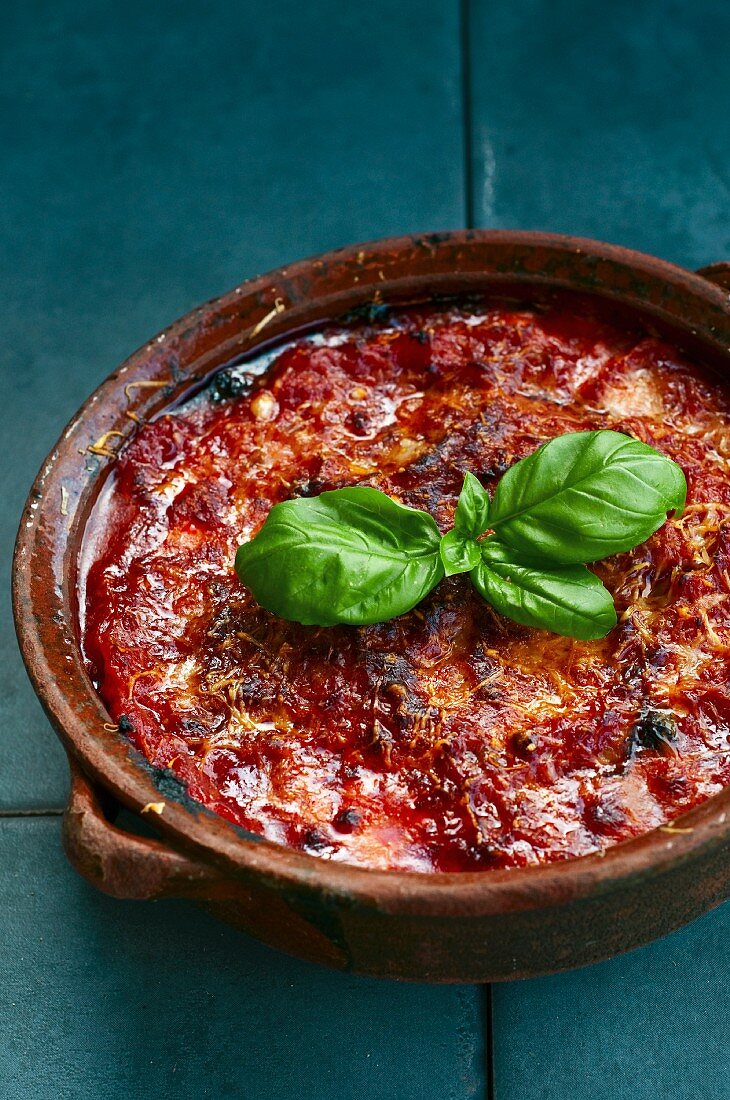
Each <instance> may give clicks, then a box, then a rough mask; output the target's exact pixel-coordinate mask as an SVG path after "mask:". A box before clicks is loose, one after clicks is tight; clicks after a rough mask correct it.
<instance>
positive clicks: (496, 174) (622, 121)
mask: <svg viewBox="0 0 730 1100" xmlns="http://www.w3.org/2000/svg"><path fill="white" fill-rule="evenodd" d="M469 7H470V23H471V73H472V89H473V92H472V105H471V115H472V162H473V165H474V174H473V203H474V208H475V217H476V223H477V224H478V225H483V226H500V227H503V228H521V229H543V230H551V231H555V232H565V233H576V234H581V235H584V236H587V237H595V238H598V239H601V240H608V241H612V242H615V243H617V244H623V245H627V246H629V247H632V248H637V249H640V250H643V251H645V252H649V253H653V254H655V255H659V256H663V257H665V258H666V259H669V260H673V261H675V262H677V263H680V264H684V265H686V266H689V267H698V266H701V265H703V264H706V263H710V262H713V261H715V260H721V259H725V258H726V257H727V256H728V254H730V112H729V111H728V89H727V72H728V68H727V46H728V42H729V41H730V6H729V5H728V4H726V3H724V2H723V0H697V2H696V3H693V4H678V3H671V4H636V3H632V2H631V0H614V2H612V3H604V2H602V0H590V2H586V3H582V4H575V3H573V2H572V0H551V2H549V3H548V2H546V0H523V2H521V3H519V4H515V3H511V2H510V0H490V2H489V3H487V2H486V0H472V2H471V3H470V5H469Z"/></svg>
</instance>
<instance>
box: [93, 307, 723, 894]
mask: <svg viewBox="0 0 730 1100" xmlns="http://www.w3.org/2000/svg"><path fill="white" fill-rule="evenodd" d="M269 360H272V361H271V363H270V365H269V366H268V369H267V371H266V373H265V374H264V375H263V376H262V377H258V378H256V377H254V375H255V370H254V368H255V364H247V365H246V364H244V365H243V366H240V367H237V368H233V369H229V370H228V371H225V372H223V373H221V374H219V375H217V376H216V377H215V378H214V379H213V381H212V383H211V384H210V385H209V386H208V387H207V388H206V389H205V390H204V391H203V392H202V393H200V394H198V396H196V397H195V398H194V399H192V400H190V401H188V402H187V403H186V404H184V405H182V406H180V407H178V408H176V409H174V410H172V411H171V412H169V413H167V414H165V415H162V416H160V417H158V418H157V419H155V420H154V421H153V422H151V423H149V424H147V425H145V426H143V427H141V428H140V430H139V432H138V433H137V435H136V437H135V438H134V439H133V440H132V442H131V443H130V444H129V445H128V446H127V447H126V448H125V449H124V451H123V453H122V454H121V456H120V457H119V459H118V461H117V463H116V467H115V471H114V475H113V479H112V481H111V482H110V483H109V485H108V487H107V489H106V490H105V492H104V493H103V496H102V498H101V500H100V502H99V504H98V506H97V508H96V511H95V513H94V514H93V516H92V519H91V522H90V527H89V532H88V537H87V540H86V545H85V550H84V554H83V562H82V569H81V574H80V590H81V591H80V597H81V606H82V611H83V615H82V624H83V626H82V629H83V645H84V651H85V654H86V659H87V662H88V667H89V671H90V673H91V675H92V677H93V680H94V682H95V684H96V686H97V688H98V691H99V693H100V695H101V697H102V698H103V700H104V702H105V703H106V705H107V707H108V709H109V712H110V714H111V715H112V717H113V718H114V720H115V721H116V722H119V724H120V728H121V729H122V731H124V732H126V733H127V735H128V736H129V738H130V739H131V741H132V742H133V743H134V745H135V746H136V747H137V748H138V749H139V750H141V752H142V753H143V754H144V755H145V756H146V757H147V758H148V760H149V761H150V762H151V763H152V764H153V765H154V766H155V767H158V768H165V769H170V770H171V771H172V772H173V773H174V775H175V776H176V777H178V778H179V779H180V780H181V781H182V782H183V783H184V784H185V785H186V787H187V789H188V791H189V793H190V794H191V796H192V797H193V798H195V799H197V800H198V801H200V802H201V803H203V804H204V805H206V806H207V807H209V808H210V809H211V810H213V811H215V812H217V813H219V814H221V815H222V816H223V817H225V818H227V819H229V820H230V821H232V822H235V823H237V824H239V825H241V826H243V827H245V828H246V829H248V830H249V831H252V832H254V833H257V834H260V835H263V836H265V837H267V838H268V839H270V840H272V841H275V842H278V843H280V844H284V845H289V846H291V847H293V848H297V849H300V850H303V851H305V852H308V853H310V854H312V855H314V856H318V857H321V858H324V859H332V860H341V861H344V862H348V863H352V864H359V865H361V866H366V867H377V868H389V869H401V870H410V871H421V872H429V871H469V870H488V869H491V868H508V867H518V866H524V865H527V864H535V863H541V862H545V861H548V860H564V859H566V858H570V857H574V856H580V855H584V854H587V853H591V852H596V851H600V850H603V849H605V848H607V847H608V846H610V845H612V844H615V843H616V842H618V841H621V840H625V839H627V838H629V837H632V836H636V835H638V834H640V833H643V832H645V831H647V830H649V829H652V828H655V827H656V826H660V825H663V824H665V823H667V822H668V821H670V820H671V819H672V818H674V817H676V816H677V815H678V814H680V813H681V812H683V811H685V810H687V809H689V808H690V807H692V806H695V805H696V804H697V803H699V802H701V801H703V800H704V799H706V798H707V797H709V796H710V795H712V794H714V793H716V792H717V791H719V790H720V789H721V788H722V787H723V786H724V785H725V784H726V783H727V782H728V781H729V780H730V680H729V676H728V669H729V667H730V665H729V661H728V657H729V655H730V617H729V611H730V607H729V600H730V572H729V570H730V479H729V478H728V472H729V462H730V425H729V422H728V404H729V402H728V395H727V394H726V392H725V391H724V390H723V388H722V387H721V386H720V385H719V384H718V383H716V382H714V381H712V380H711V379H710V378H709V376H707V375H705V374H703V372H702V371H701V370H700V369H699V368H698V367H696V366H695V365H693V364H692V363H691V362H688V361H687V360H686V359H685V358H683V356H682V355H681V354H680V353H679V352H678V351H677V350H676V349H675V348H674V347H672V346H671V345H670V344H668V343H666V342H665V341H663V340H661V339H659V338H657V337H655V336H653V335H651V333H649V332H647V331H642V330H639V329H637V328H633V329H632V328H631V326H629V327H628V328H627V327H626V326H625V325H624V324H618V323H617V322H616V321H615V319H610V318H608V317H607V315H605V314H604V313H601V312H600V311H597V307H595V306H594V305H591V304H590V303H589V302H588V301H583V300H580V299H575V298H573V299H560V300H556V302H555V303H553V304H552V305H550V306H540V307H534V308H530V307H522V306H519V307H518V306H514V305H509V304H505V303H502V304H499V303H494V302H491V303H490V302H485V303H481V304H478V303H477V304H475V303H473V302H472V303H469V304H468V305H467V304H466V303H462V304H461V305H460V306H459V305H453V304H452V305H449V304H446V305H443V306H436V305H432V306H429V307H420V308H413V309H409V310H404V311H401V312H399V313H392V314H387V315H385V316H381V317H379V318H370V319H363V320H360V321H358V322H356V323H354V322H350V323H347V324H342V325H339V326H332V327H330V328H325V329H323V330H322V331H321V332H320V333H318V334H315V335H313V336H305V337H302V338H301V339H298V340H296V341H295V342H293V343H291V344H289V345H287V346H285V347H283V348H281V349H280V350H279V352H278V353H277V354H276V355H274V356H273V357H272V356H271V355H269ZM588 428H613V429H615V430H617V431H621V432H626V433H628V434H629V435H632V436H635V437H637V438H639V439H642V440H644V441H645V442H646V443H649V444H651V445H652V446H653V447H656V448H657V449H658V450H660V451H663V452H664V453H665V454H667V455H669V456H670V457H671V458H673V459H674V460H675V461H677V462H679V463H680V465H681V466H682V467H683V469H684V471H685V473H686V475H687V480H688V485H689V495H688V506H687V509H686V512H685V513H684V515H683V517H682V518H681V519H679V520H677V519H672V520H670V521H669V522H668V523H667V524H666V525H665V526H664V527H663V528H662V529H661V530H660V531H659V532H658V533H657V534H656V535H654V536H653V537H652V538H651V539H650V540H649V541H648V542H647V543H645V544H644V545H642V546H640V547H638V548H637V549H636V550H634V551H633V552H632V553H629V554H622V555H620V556H617V557H614V558H611V559H609V560H607V561H605V562H603V563H601V564H599V565H597V566H595V567H594V568H595V570H596V572H597V573H598V574H599V576H600V577H601V579H602V580H603V581H604V582H605V584H606V585H607V587H608V588H609V589H610V591H611V592H612V593H613V596H614V598H615V602H616V606H617V610H618V615H619V625H618V626H617V627H616V628H615V629H614V630H613V631H612V632H611V634H610V635H609V636H608V637H607V638H605V639H603V640H601V641H596V642H577V641H573V640H571V639H569V638H562V637H557V636H555V635H552V634H549V633H546V632H542V631H536V630H531V629H527V628H524V627H520V626H517V625H515V624H514V623H511V622H509V621H507V620H506V619H504V618H501V617H500V616H499V615H497V614H496V613H495V612H494V611H493V610H492V609H491V608H490V607H489V606H488V605H487V604H486V603H485V602H484V601H483V600H482V599H481V598H480V596H479V595H478V594H477V593H476V592H475V590H474V589H473V588H472V586H471V584H470V581H469V579H468V577H465V576H457V577H453V578H451V579H449V580H444V581H442V582H441V583H440V584H439V585H438V587H437V588H436V589H435V590H434V592H432V594H431V595H430V596H429V597H428V598H427V599H426V600H425V601H424V602H423V603H422V604H421V605H420V606H419V607H418V608H417V609H416V610H414V611H412V612H411V613H410V614H408V615H405V616H403V617H401V618H398V619H395V620H393V621H391V622H387V623H383V624H380V625H375V626H368V627H362V628H354V627H342V628H328V629H321V628H315V627H302V626H298V625H296V624H294V623H289V622H284V621H283V620H281V619H278V618H276V617H275V616H273V615H271V614H269V613H268V612H266V611H264V610H262V609H261V608H260V607H258V606H257V604H256V603H255V601H254V600H253V598H252V597H251V596H250V594H249V593H248V592H247V591H246V590H245V589H244V588H243V586H242V585H241V584H240V582H239V581H238V580H237V578H236V576H235V574H234V571H233V560H234V555H235V550H236V547H237V546H238V544H239V543H240V542H242V541H244V540H246V539H248V538H250V537H251V536H252V535H253V534H254V533H255V532H256V531H257V530H258V528H259V527H260V525H261V524H262V523H263V521H264V519H265V517H266V515H267V513H268V511H269V509H270V507H271V506H272V505H273V504H275V503H276V502H277V501H281V500H286V499H288V498H291V497H296V496H307V495H314V494H317V493H320V492H322V491H324V490H325V489H335V488H340V487H342V486H345V485H353V484H364V485H373V486H376V487H377V488H379V489H382V490H384V491H385V492H387V493H389V494H391V495H392V496H394V497H395V498H396V499H398V500H400V501H402V502H403V503H405V504H409V505H412V506H414V507H417V508H425V509H428V510H429V511H431V512H432V513H433V515H434V516H435V517H436V519H437V521H438V523H439V524H440V526H441V528H442V530H446V529H447V528H448V527H450V526H451V521H452V517H453V513H454V508H455V503H456V497H457V495H458V492H459V489H460V487H461V483H462V480H463V476H464V472H465V471H466V470H470V471H472V473H474V474H476V475H477V477H479V478H480V480H481V481H482V483H483V484H484V485H485V486H487V487H488V488H489V489H490V490H491V489H493V488H494V486H495V485H496V483H497V481H498V479H499V477H500V476H501V474H503V473H504V471H505V470H506V469H507V468H508V467H509V466H510V465H512V464H513V463H514V462H516V461H517V460H518V459H520V458H521V457H523V456H525V455H527V454H529V453H530V452H532V451H533V450H534V449H535V448H536V447H537V446H538V445H539V444H541V443H543V442H544V441H546V440H548V439H551V438H552V437H554V436H556V435H559V434H561V433H563V432H572V431H577V430H581V429H588Z"/></svg>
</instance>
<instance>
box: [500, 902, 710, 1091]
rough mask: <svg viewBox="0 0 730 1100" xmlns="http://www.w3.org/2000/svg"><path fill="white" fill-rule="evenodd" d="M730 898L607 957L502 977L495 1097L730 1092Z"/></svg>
mask: <svg viewBox="0 0 730 1100" xmlns="http://www.w3.org/2000/svg"><path fill="white" fill-rule="evenodd" d="M729 937H730V906H728V905H725V906H723V907H722V908H721V909H718V910H716V911H715V912H713V913H709V914H707V915H706V916H704V917H702V918H700V920H698V921H695V923H694V924H692V925H691V926H690V927H688V928H686V929H683V930H682V931H681V932H677V933H675V934H674V935H673V936H670V937H669V938H668V939H666V940H663V941H661V942H660V943H655V944H652V945H651V946H649V947H645V948H643V949H642V950H641V951H635V952H633V953H632V954H630V955H627V956H625V957H624V958H620V959H612V960H611V961H610V962H607V963H603V964H601V965H600V966H594V967H590V968H588V969H585V970H580V971H576V972H574V973H572V974H562V975H560V976H558V977H554V978H543V979H539V980H535V981H530V982H518V983H513V984H510V985H504V986H495V987H494V989H493V991H492V998H493V1051H494V1081H495V1093H494V1095H495V1098H496V1100H562V1098H563V1097H571V1098H575V1100H584V1098H585V1100H589V1098H590V1100H727V1098H728V1097H729V1096H730V1074H729V1072H728V1055H729V1054H730V1043H729V1041H728V1033H729V1032H730V981H729V979H730V967H729V966H728V962H727V955H728V952H727V943H728V938H729Z"/></svg>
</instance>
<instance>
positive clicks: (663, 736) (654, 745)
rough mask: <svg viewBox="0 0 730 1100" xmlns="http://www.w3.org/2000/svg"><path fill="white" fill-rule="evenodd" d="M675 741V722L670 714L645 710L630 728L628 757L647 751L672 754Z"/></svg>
mask: <svg viewBox="0 0 730 1100" xmlns="http://www.w3.org/2000/svg"><path fill="white" fill-rule="evenodd" d="M676 740H677V720H676V718H675V717H674V715H672V714H668V713H666V712H662V711H658V710H646V711H644V713H643V714H641V715H640V716H639V718H638V719H637V721H636V722H635V723H634V725H633V726H632V727H631V730H630V732H629V737H628V746H627V747H628V755H629V757H632V756H634V755H635V754H636V753H637V752H642V751H643V750H647V749H648V750H649V751H650V752H659V753H664V754H666V753H667V752H674V751H675V750H674V742H675V741H676Z"/></svg>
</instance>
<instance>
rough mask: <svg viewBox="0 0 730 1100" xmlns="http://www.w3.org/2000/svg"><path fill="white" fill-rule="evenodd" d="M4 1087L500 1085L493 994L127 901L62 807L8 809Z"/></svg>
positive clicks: (269, 1097) (412, 1091)
mask: <svg viewBox="0 0 730 1100" xmlns="http://www.w3.org/2000/svg"><path fill="white" fill-rule="evenodd" d="M0 868H2V872H3V873H2V877H0V913H1V914H2V917H0V924H1V926H2V932H1V933H0V970H1V971H2V974H3V982H2V1002H3V1003H2V1012H0V1095H2V1096H7V1097H12V1098H13V1100H26V1098H28V1100H56V1098H57V1097H69V1098H70V1097H73V1100H98V1097H101V1096H128V1097H134V1100H159V1098H160V1097H165V1098H166V1100H176V1098H178V1097H179V1098H183V1097H184V1098H186V1100H187V1098H188V1097H196V1098H197V1097H212V1098H215V1100H225V1098H234V1097H235V1098H236V1100H248V1098H250V1100H281V1098H282V1097H287V1096H292V1097H298V1098H300V1100H324V1098H327V1097H330V1096H331V1097H333V1098H335V1097H336V1098H337V1100H349V1098H352V1100H362V1097H367V1098H369V1100H392V1098H393V1097H396V1096H397V1097H399V1098H402V1100H465V1098H466V1097H471V1096H483V1095H484V1085H483V1081H482V1076H481V1074H482V1066H483V1050H482V1039H481V1030H480V1019H479V1000H480V993H479V990H478V989H475V988H474V987H466V986H462V987H459V986H423V985H405V984H401V985H398V984H394V983H388V982H378V981H371V980H366V979H358V978H353V977H351V976H348V975H344V974H337V973H330V972H329V971H326V970H323V969H320V968H319V967H315V966H313V965H311V964H308V963H302V962H299V961H297V960H295V959H290V958H288V957H287V956H284V955H280V954H278V953H277V952H274V951H271V950H269V949H268V948H265V947H263V946H261V945H259V944H257V943H255V942H254V941H252V940H250V939H248V938H247V937H245V936H243V935H241V934H240V933H237V932H234V931H233V930H232V929H229V928H227V927H226V926H225V925H223V924H220V923H218V922H217V921H215V920H213V918H211V917H208V916H206V915H205V914H203V913H202V912H199V911H198V910H197V909H195V908H194V907H193V906H192V905H191V904H185V903H182V902H158V903H156V904H154V903H145V902H120V901H115V900H113V899H111V898H107V897H105V896H103V895H101V894H97V893H96V892H95V891H94V890H92V889H91V887H89V886H87V885H86V883H84V882H83V881H82V880H81V879H80V878H78V876H77V875H76V874H74V872H73V871H72V870H71V869H70V867H68V866H67V865H66V863H65V860H64V859H63V858H62V855H61V852H60V849H59V838H58V821H57V819H53V818H25V819H21V818H13V819H6V820H4V821H0Z"/></svg>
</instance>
